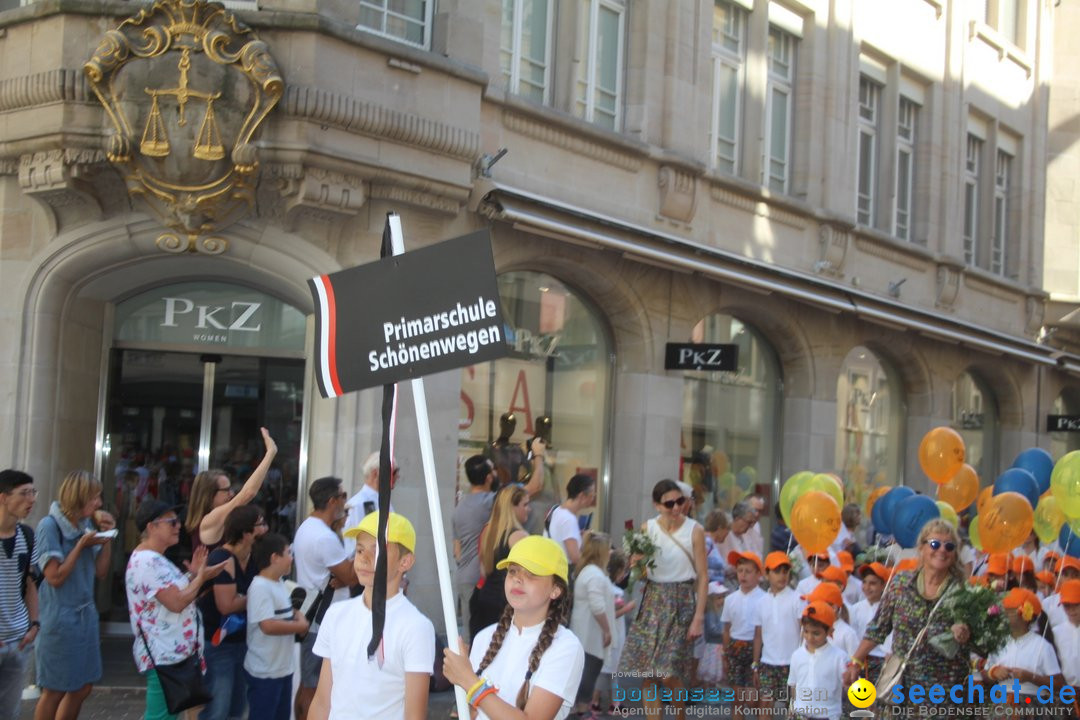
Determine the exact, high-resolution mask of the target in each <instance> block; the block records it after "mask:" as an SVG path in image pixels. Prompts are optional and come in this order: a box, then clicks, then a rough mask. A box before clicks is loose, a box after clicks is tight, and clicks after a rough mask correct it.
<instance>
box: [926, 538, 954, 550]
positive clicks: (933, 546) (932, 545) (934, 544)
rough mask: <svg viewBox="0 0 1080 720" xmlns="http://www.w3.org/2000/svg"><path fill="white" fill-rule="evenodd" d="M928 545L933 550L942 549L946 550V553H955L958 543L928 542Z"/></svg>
mask: <svg viewBox="0 0 1080 720" xmlns="http://www.w3.org/2000/svg"><path fill="white" fill-rule="evenodd" d="M926 544H927V545H929V546H930V549H931V550H940V549H941V548H945V552H953V551H954V550H956V543H954V542H941V541H940V540H927V542H926Z"/></svg>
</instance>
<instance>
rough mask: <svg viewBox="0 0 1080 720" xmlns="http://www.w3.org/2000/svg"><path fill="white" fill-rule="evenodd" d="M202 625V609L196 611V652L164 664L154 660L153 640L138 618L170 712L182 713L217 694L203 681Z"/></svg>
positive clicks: (144, 643) (148, 653)
mask: <svg viewBox="0 0 1080 720" xmlns="http://www.w3.org/2000/svg"><path fill="white" fill-rule="evenodd" d="M201 625H202V623H201V622H199V611H198V610H196V611H195V631H196V632H195V652H193V653H192V654H191V655H189V656H188V657H186V658H184V659H183V660H181V661H180V662H178V663H173V664H171V665H160V664H158V663H156V662H154V656H153V654H151V652H150V644H149V643H148V642H146V634H145V633H143V629H142V622H138V623H137V626H138V628H139V635H140V636H141V637H142V641H143V645H144V646H145V647H146V655H147V657H149V658H150V666H151V667H152V668H153V669H154V670H156V671H157V677H158V682H160V683H161V690H162V692H163V693H164V694H165V707H167V708H168V710H169V713H170V714H172V715H178V714H180V713H181V712H183V711H184V710H187V709H189V708H193V707H199V706H200V705H205V704H207V703H208V702H210V700H211V699H212V698H213V696H212V695H211V694H210V692H209V691H208V690H207V689H206V686H205V685H203V673H202V662H201V661H200V659H199V640H201V639H202V628H201V627H200V626H201Z"/></svg>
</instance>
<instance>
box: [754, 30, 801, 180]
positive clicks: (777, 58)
mask: <svg viewBox="0 0 1080 720" xmlns="http://www.w3.org/2000/svg"><path fill="white" fill-rule="evenodd" d="M797 49H798V39H797V38H796V37H795V36H794V35H792V34H791V33H789V32H787V31H785V30H781V29H780V28H778V27H776V26H774V25H770V26H769V47H768V60H769V73H768V83H767V86H766V89H765V162H764V163H763V167H764V173H765V178H764V181H765V185H766V186H767V187H768V188H769V189H770V190H772V191H774V192H779V193H786V192H788V186H789V184H790V181H791V138H792V122H791V117H792V105H793V100H794V94H793V90H792V88H793V86H794V80H795V55H796V51H797Z"/></svg>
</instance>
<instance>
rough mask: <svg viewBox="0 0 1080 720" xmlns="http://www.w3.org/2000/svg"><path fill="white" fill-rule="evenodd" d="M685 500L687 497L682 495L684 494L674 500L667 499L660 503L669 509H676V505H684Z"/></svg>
mask: <svg viewBox="0 0 1080 720" xmlns="http://www.w3.org/2000/svg"><path fill="white" fill-rule="evenodd" d="M684 502H686V498H685V497H682V496H679V497H677V498H675V499H674V500H665V501H664V502H662V503H660V504H661V505H663V506H664V507H666V508H667V509H668V510H674V509H675V507H676V506H678V507H682V504H683V503H684Z"/></svg>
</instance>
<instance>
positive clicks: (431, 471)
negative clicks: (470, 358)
mask: <svg viewBox="0 0 1080 720" xmlns="http://www.w3.org/2000/svg"><path fill="white" fill-rule="evenodd" d="M387 219H388V221H389V223H390V246H391V248H392V249H393V252H394V255H401V254H403V253H404V252H405V240H404V235H403V234H402V232H401V216H400V215H398V214H397V213H390V215H389V216H388V218H387ZM412 392H413V403H414V404H415V405H416V425H417V430H418V434H419V436H420V457H421V459H422V460H423V463H424V486H425V487H426V488H427V499H428V514H429V515H430V516H431V534H432V537H433V539H434V540H435V567H436V569H437V570H438V573H439V596H440V598H441V599H442V609H443V620H444V621H445V623H446V644H447V646H448V647H449V648H450V650H451V652H458V651H459V649H460V648H459V647H458V631H457V613H456V612H455V610H454V595H453V590H452V588H453V585H452V584H451V581H450V560H449V557H450V554H449V552H448V551H447V549H446V536H445V534H444V531H443V521H442V504H441V502H440V500H439V485H438V480H437V479H436V477H435V452H434V451H433V450H432V447H431V423H430V421H429V420H428V412H427V395H426V394H425V392H424V379H423V378H415V379H413V380H412ZM435 661H436V662H438V661H439V658H435ZM454 695H455V696H456V699H457V710H458V717H460V718H468V717H469V705H468V703H466V702H465V690H464V689H462V688H461V687H460V686H458V685H455V686H454Z"/></svg>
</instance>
